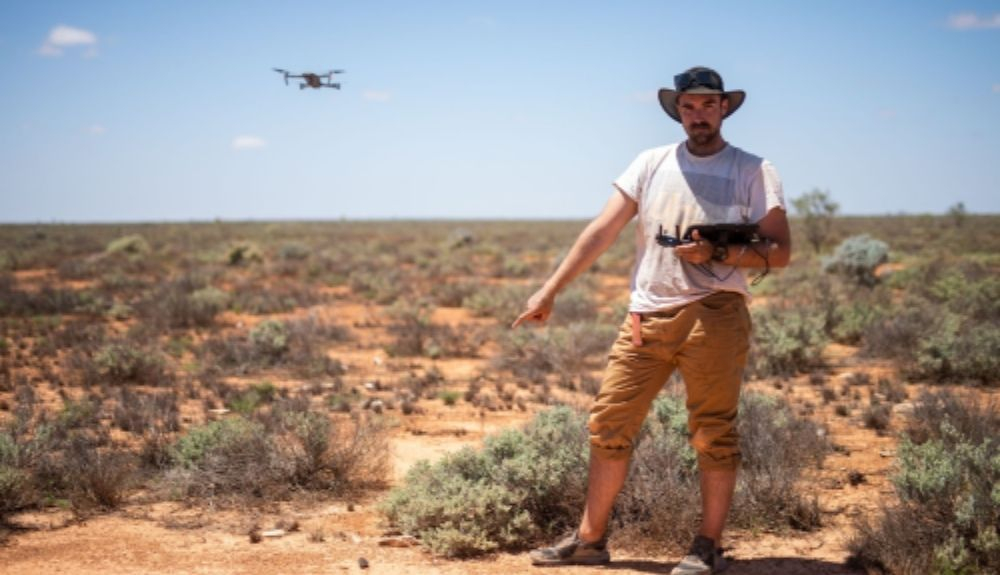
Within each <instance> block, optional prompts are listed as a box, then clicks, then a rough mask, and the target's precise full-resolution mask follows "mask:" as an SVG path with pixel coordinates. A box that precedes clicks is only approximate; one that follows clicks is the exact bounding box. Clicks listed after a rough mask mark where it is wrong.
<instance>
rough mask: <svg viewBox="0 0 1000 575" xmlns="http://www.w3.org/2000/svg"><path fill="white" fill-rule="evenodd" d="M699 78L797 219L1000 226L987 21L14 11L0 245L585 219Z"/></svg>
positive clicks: (2, 111) (344, 9)
mask: <svg viewBox="0 0 1000 575" xmlns="http://www.w3.org/2000/svg"><path fill="white" fill-rule="evenodd" d="M693 65H708V66H712V67H714V68H716V69H717V70H719V71H720V72H721V73H722V75H723V76H724V78H725V80H726V85H727V87H729V88H740V89H744V90H746V91H747V93H748V97H747V101H746V104H745V105H744V106H743V108H742V109H740V111H739V112H737V113H736V114H735V115H733V116H732V117H731V118H729V119H728V120H727V121H726V123H725V125H724V126H723V133H724V135H725V137H726V138H727V139H728V140H729V141H730V142H731V143H733V144H734V145H736V146H739V147H741V148H743V149H745V150H748V151H750V152H753V153H756V154H758V155H761V156H763V157H766V158H768V159H770V160H771V161H772V162H773V163H774V164H775V165H776V166H777V168H778V171H779V173H780V174H781V176H782V179H783V181H784V184H785V193H786V197H788V198H794V197H796V196H799V195H801V194H802V193H804V192H807V191H809V190H812V189H814V188H820V189H823V190H828V191H829V193H830V194H831V195H832V197H833V198H834V199H835V200H836V201H837V202H839V203H840V205H841V212H842V213H845V214H887V213H899V212H906V213H943V212H945V211H946V210H947V209H948V208H949V207H950V206H953V205H955V204H956V203H958V202H963V203H964V204H965V206H966V208H967V209H968V210H969V211H972V212H988V213H1000V2H982V1H961V2H940V1H913V2H888V1H874V2H873V1H854V0H841V1H836V2H834V1H828V2H801V1H788V2H779V1H774V2H727V1H719V2H697V3H696V2H672V1H629V0H623V1H619V2H611V1H600V2H597V1H576V2H521V1H517V0H508V1H497V2H443V1H426V2H402V1H399V2H395V1H377V0H376V1H367V2H361V1H356V2H353V1H352V2H329V1H328V2H307V1H288V2H282V3H277V2H263V1H245V2H236V1H224V0H214V1H212V2H193V1H190V2H189V1H183V0H175V1H170V2H167V1H162V2H160V1H142V0H129V1H126V0H119V1H112V0H107V1H99V2H98V1H87V0H77V1H67V2H57V1H39V2H16V1H14V0H4V1H2V3H0V78H2V80H0V222H48V221H69V222H72V221H151V220H152V221H160V220H207V219H213V218H223V219H247V218H249V219H288V218H293V219H298V218H306V219H329V218H342V217H346V218H525V219H528V218H530V219H537V218H586V217H590V216H592V215H594V214H596V213H597V211H598V210H600V208H601V207H602V206H603V205H604V202H605V201H606V199H607V197H608V196H609V194H610V193H611V187H610V182H611V181H612V180H613V179H614V178H615V177H617V176H618V175H619V174H620V173H621V172H622V171H623V170H624V169H625V167H626V166H627V165H628V163H629V162H630V161H631V160H632V158H633V157H634V156H635V155H636V154H637V153H638V152H640V151H641V150H643V149H646V148H650V147H654V146H658V145H662V144H666V143H670V142H674V141H678V140H681V139H683V132H682V130H681V128H680V126H679V125H678V124H676V123H674V122H673V121H672V120H670V119H669V118H668V117H667V116H666V115H665V114H664V113H663V112H662V111H661V110H660V108H659V105H658V104H657V102H656V98H655V94H656V91H657V89H658V88H660V87H663V86H667V85H669V84H670V83H671V78H672V77H673V75H674V74H675V73H677V72H680V71H682V70H683V69H685V68H688V67H690V66H693ZM272 67H281V68H286V69H289V70H293V71H305V70H312V71H323V70H328V69H331V68H343V69H345V70H346V73H345V74H343V75H342V76H340V77H339V79H340V81H341V82H342V84H343V89H342V90H340V91H336V90H329V89H323V90H300V89H299V88H298V87H297V86H296V85H294V84H293V85H290V86H285V84H284V82H283V81H282V78H281V76H280V75H278V74H277V73H275V72H273V71H272V70H271V68H272Z"/></svg>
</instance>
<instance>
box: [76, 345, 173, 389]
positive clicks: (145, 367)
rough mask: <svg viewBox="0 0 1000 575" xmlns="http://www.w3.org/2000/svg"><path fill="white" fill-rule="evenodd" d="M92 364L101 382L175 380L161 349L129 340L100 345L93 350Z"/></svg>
mask: <svg viewBox="0 0 1000 575" xmlns="http://www.w3.org/2000/svg"><path fill="white" fill-rule="evenodd" d="M93 366H94V367H95V368H96V372H97V376H98V377H99V378H100V380H101V381H105V382H108V383H112V384H119V383H138V384H143V385H163V384H166V383H169V382H171V381H172V377H171V376H170V374H169V373H168V372H167V370H166V364H165V362H164V359H163V356H162V355H160V353H159V352H156V351H154V350H152V349H148V348H144V347H139V346H137V345H135V344H133V343H131V342H128V341H118V342H112V343H108V344H106V345H104V346H103V347H101V348H100V349H99V350H97V352H96V353H94V356H93Z"/></svg>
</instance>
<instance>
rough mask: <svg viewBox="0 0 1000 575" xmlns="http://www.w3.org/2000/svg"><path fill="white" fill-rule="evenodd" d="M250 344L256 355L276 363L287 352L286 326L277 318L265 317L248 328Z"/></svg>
mask: <svg viewBox="0 0 1000 575" xmlns="http://www.w3.org/2000/svg"><path fill="white" fill-rule="evenodd" d="M250 344H251V345H252V346H253V350H254V352H255V354H256V355H257V356H258V357H260V358H263V359H264V360H265V361H266V362H268V363H276V362H277V361H278V360H280V359H281V358H282V356H284V355H285V354H286V353H288V348H289V343H288V328H287V327H286V326H285V324H284V323H282V322H280V321H278V320H274V319H266V320H264V321H262V322H260V323H258V324H257V325H255V326H254V327H253V329H251V330H250Z"/></svg>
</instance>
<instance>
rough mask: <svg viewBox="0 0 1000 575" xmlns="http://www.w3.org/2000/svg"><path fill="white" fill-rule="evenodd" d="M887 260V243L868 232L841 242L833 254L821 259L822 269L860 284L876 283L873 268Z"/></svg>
mask: <svg viewBox="0 0 1000 575" xmlns="http://www.w3.org/2000/svg"><path fill="white" fill-rule="evenodd" d="M887 261H889V245H888V244H886V243H885V242H883V241H882V240H877V239H875V238H873V237H871V236H869V235H868V234H861V235H858V236H851V237H849V238H847V239H846V240H844V241H843V242H841V244H840V245H839V246H837V249H836V250H834V252H833V255H832V256H830V257H829V258H825V259H824V260H823V269H824V270H825V271H826V272H828V273H837V274H840V275H843V276H846V277H848V278H851V279H853V280H854V281H856V282H858V283H859V284H861V285H867V286H872V285H875V283H877V281H878V278H876V277H875V268H877V267H878V266H880V265H881V264H884V263H885V262H887Z"/></svg>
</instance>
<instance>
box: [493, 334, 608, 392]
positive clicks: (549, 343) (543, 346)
mask: <svg viewBox="0 0 1000 575" xmlns="http://www.w3.org/2000/svg"><path fill="white" fill-rule="evenodd" d="M617 333H618V332H617V328H616V327H614V326H611V325H607V324H605V323H591V322H577V323H572V324H569V325H567V326H551V327H547V328H545V329H532V330H526V329H525V330H508V331H505V332H502V333H501V335H500V354H499V355H497V356H496V357H495V358H494V359H493V363H494V365H495V366H496V367H497V368H499V369H509V370H511V372H512V373H513V374H514V376H515V377H518V378H524V379H527V380H530V381H533V382H538V383H541V382H542V381H544V380H545V378H546V377H547V376H548V375H550V374H553V375H555V376H556V377H557V378H558V380H559V383H560V384H561V385H563V386H566V387H570V388H573V387H575V385H576V384H577V383H580V382H581V381H582V378H583V377H584V376H585V375H587V372H588V371H590V370H592V369H598V368H599V367H600V366H601V365H602V362H603V361H604V360H606V359H607V354H608V350H609V349H610V348H611V344H612V343H613V342H614V339H615V337H616V335H617Z"/></svg>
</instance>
